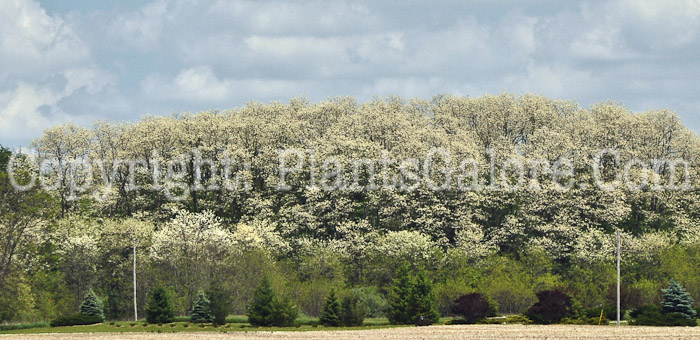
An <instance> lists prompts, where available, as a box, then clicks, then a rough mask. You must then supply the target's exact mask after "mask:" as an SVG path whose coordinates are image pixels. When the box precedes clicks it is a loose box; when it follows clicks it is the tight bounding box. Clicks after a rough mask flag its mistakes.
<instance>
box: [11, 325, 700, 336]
mask: <svg viewBox="0 0 700 340" xmlns="http://www.w3.org/2000/svg"><path fill="white" fill-rule="evenodd" d="M302 330H309V331H273V332H271V331H243V330H239V331H233V332H232V331H226V330H223V329H222V330H220V331H217V332H190V333H184V334H183V333H153V332H151V333H142V332H125V333H60V334H59V333H52V334H3V335H0V339H1V340H9V339H18V340H38V339H46V338H47V337H50V338H51V339H57V340H73V339H100V340H112V339H114V340H117V339H127V340H137V339H138V340H141V339H144V340H150V339H154V340H156V339H164V340H165V339H173V340H174V339H249V340H257V339H260V340H262V339H266V340H267V339H294V340H325V339H332V340H345V339H348V340H365V339H366V340H370V339H372V340H373V339H408V340H412V339H415V340H418V339H421V340H422V339H426V340H431V339H435V340H438V339H440V340H450V339H455V340H456V339H467V338H468V339H700V328H696V327H693V328H691V327H674V328H671V327H628V326H623V327H614V326H607V327H600V326H571V325H550V326H539V325H529V326H523V325H455V326H431V327H400V328H380V329H364V330H333V331H325V330H313V331H311V329H309V328H305V329H302Z"/></svg>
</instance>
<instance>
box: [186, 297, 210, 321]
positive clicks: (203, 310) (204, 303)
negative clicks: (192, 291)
mask: <svg viewBox="0 0 700 340" xmlns="http://www.w3.org/2000/svg"><path fill="white" fill-rule="evenodd" d="M190 319H191V320H192V322H194V323H203V322H212V320H214V316H213V315H212V313H211V306H210V302H209V299H207V296H206V294H204V292H203V291H201V290H200V291H199V292H197V298H196V299H195V300H194V304H192V311H190Z"/></svg>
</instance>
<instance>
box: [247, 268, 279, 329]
mask: <svg viewBox="0 0 700 340" xmlns="http://www.w3.org/2000/svg"><path fill="white" fill-rule="evenodd" d="M274 301H275V292H274V291H273V290H272V287H271V286H270V280H269V279H268V278H267V276H265V277H263V278H262V280H261V281H260V285H259V286H258V288H256V289H255V292H253V301H252V302H251V303H250V305H248V314H247V315H248V322H250V324H251V325H253V326H269V325H272V314H273V302H274Z"/></svg>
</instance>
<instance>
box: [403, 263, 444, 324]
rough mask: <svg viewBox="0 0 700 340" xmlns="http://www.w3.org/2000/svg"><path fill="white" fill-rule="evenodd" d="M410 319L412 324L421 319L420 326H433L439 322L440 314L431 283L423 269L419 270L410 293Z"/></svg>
mask: <svg viewBox="0 0 700 340" xmlns="http://www.w3.org/2000/svg"><path fill="white" fill-rule="evenodd" d="M410 312H411V314H412V315H411V319H412V320H413V322H414V323H416V322H418V320H419V318H421V317H422V322H421V323H422V324H424V325H426V324H433V323H436V322H438V321H440V313H439V312H438V308H437V301H436V300H435V293H434V292H433V282H432V281H431V280H430V278H428V274H427V273H426V272H425V270H424V269H422V268H419V269H418V273H417V275H416V281H415V284H414V286H413V290H412V292H411V310H410Z"/></svg>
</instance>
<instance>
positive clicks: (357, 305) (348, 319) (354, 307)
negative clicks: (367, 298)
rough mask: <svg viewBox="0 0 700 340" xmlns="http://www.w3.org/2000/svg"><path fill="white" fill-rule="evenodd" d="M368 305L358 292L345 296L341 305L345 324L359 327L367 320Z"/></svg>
mask: <svg viewBox="0 0 700 340" xmlns="http://www.w3.org/2000/svg"><path fill="white" fill-rule="evenodd" d="M366 314H367V307H365V304H364V303H363V302H362V299H361V298H360V297H359V296H358V295H357V294H351V295H348V296H346V297H344V298H343V302H342V303H341V306H340V319H341V321H342V324H343V326H346V327H359V326H362V324H363V323H364V322H365V316H366Z"/></svg>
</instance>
